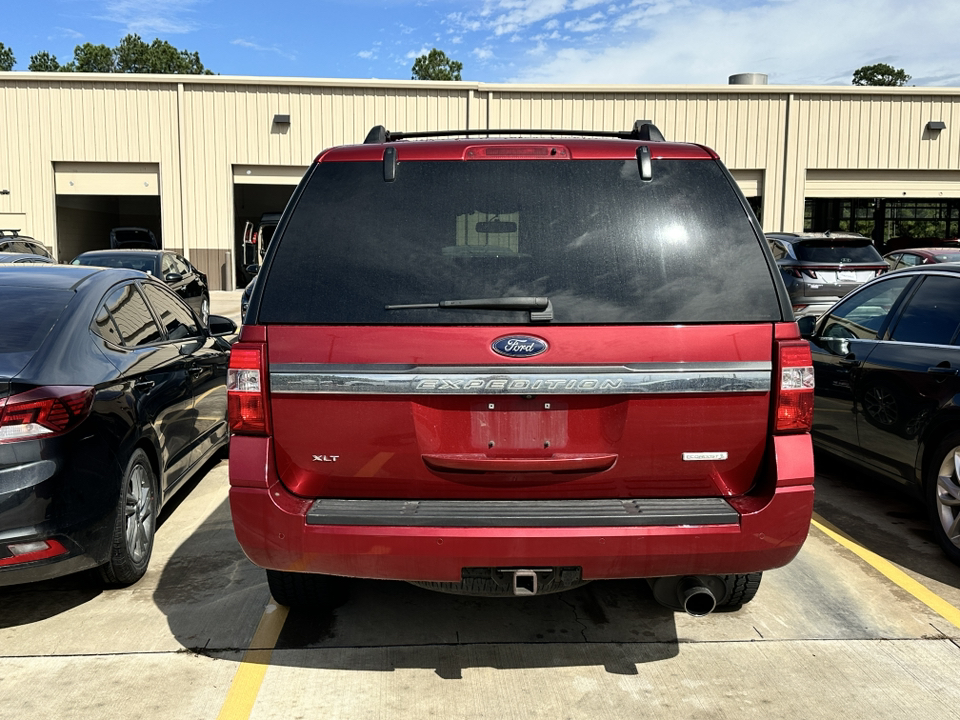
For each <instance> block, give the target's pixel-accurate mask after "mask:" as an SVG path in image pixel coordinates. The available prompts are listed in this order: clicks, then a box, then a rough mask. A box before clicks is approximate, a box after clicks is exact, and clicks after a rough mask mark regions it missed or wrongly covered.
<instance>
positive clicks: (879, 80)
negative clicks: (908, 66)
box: [853, 63, 910, 87]
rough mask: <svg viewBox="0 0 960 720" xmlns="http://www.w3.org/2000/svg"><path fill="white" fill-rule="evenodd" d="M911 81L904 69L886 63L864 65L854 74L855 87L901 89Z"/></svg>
mask: <svg viewBox="0 0 960 720" xmlns="http://www.w3.org/2000/svg"><path fill="white" fill-rule="evenodd" d="M909 80H910V76H909V75H907V73H906V72H905V71H904V70H903V69H902V68H895V67H893V66H892V65H887V64H886V63H876V64H875V65H864V66H863V67H862V68H858V69H857V70H854V72H853V84H854V85H881V86H889V87H901V86H903V85H906V84H907V81H909Z"/></svg>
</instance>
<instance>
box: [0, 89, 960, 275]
mask: <svg viewBox="0 0 960 720" xmlns="http://www.w3.org/2000/svg"><path fill="white" fill-rule="evenodd" d="M637 119H648V120H652V121H653V122H654V123H656V125H657V126H658V127H659V128H660V129H661V130H662V131H663V133H664V135H665V136H666V137H667V139H669V140H678V141H684V142H696V143H702V144H705V145H708V146H710V147H712V148H713V149H714V150H716V151H717V152H718V153H719V154H720V157H721V158H722V159H723V161H724V162H725V163H726V165H727V166H728V167H729V168H730V170H731V171H732V172H733V175H734V177H735V178H736V179H737V181H738V183H739V184H740V186H741V188H742V190H743V192H744V194H745V195H746V196H747V197H748V198H749V199H750V200H751V203H752V204H753V205H754V208H755V209H756V210H757V212H758V215H759V216H760V217H761V222H762V224H763V227H764V229H765V230H768V231H798V230H803V229H804V228H806V229H815V230H825V229H835V230H839V229H849V230H858V231H860V232H865V234H868V235H872V236H873V237H874V238H875V240H876V241H877V242H880V243H882V242H883V241H885V240H889V239H890V238H892V237H895V236H898V235H904V234H907V235H910V234H911V233H912V234H913V235H914V236H917V235H922V236H929V237H931V238H934V237H939V238H944V237H955V236H957V235H958V234H960V88H862V87H789V86H776V85H721V86H568V85H555V86H532V85H506V84H486V83H470V82H422V81H386V80H383V81H381V80H323V79H317V80H314V79H304V78H254V77H225V76H170V75H121V74H109V75H102V74H69V75H66V74H63V73H13V72H6V73H0V228H19V229H21V231H22V233H23V234H26V235H32V236H33V237H35V238H37V239H39V240H41V241H43V242H44V243H46V244H47V245H48V246H50V247H51V248H52V249H53V251H54V253H55V256H56V257H57V258H58V259H60V260H61V261H69V260H70V259H71V258H73V257H74V256H75V255H77V254H78V253H80V252H82V251H85V250H92V249H96V248H101V247H106V246H108V244H109V232H110V229H111V228H113V227H119V226H138V227H147V228H149V229H151V230H153V232H154V233H155V234H156V236H157V237H158V238H160V241H161V244H162V246H163V247H165V248H171V249H176V250H178V251H181V252H182V253H183V254H184V255H186V256H187V257H188V258H189V259H190V260H191V262H193V263H194V264H195V265H197V267H199V268H200V269H201V270H203V271H204V272H206V273H207V275H208V276H209V277H210V280H211V284H212V286H213V287H214V288H232V287H235V286H236V284H237V283H238V280H240V281H242V273H240V272H239V265H240V263H241V258H240V257H239V252H238V251H239V250H240V247H241V241H242V233H243V228H244V225H245V223H246V222H252V221H256V220H257V219H258V218H259V217H260V215H261V214H262V213H264V212H270V211H275V210H280V209H282V207H283V206H284V205H285V203H286V201H287V199H288V198H289V196H290V194H291V192H292V190H293V188H294V186H295V185H296V183H297V182H298V181H299V179H300V177H301V176H302V175H303V172H304V171H305V169H306V168H307V166H308V165H309V164H310V162H311V161H312V160H313V159H314V158H315V157H316V155H317V154H318V153H319V152H320V151H321V150H322V149H324V148H326V147H329V146H331V145H338V144H343V143H357V142H361V141H362V140H363V138H364V137H365V136H366V134H367V132H368V131H369V129H370V128H371V127H373V126H374V125H385V126H386V127H387V128H388V129H393V130H401V129H402V130H407V131H412V130H446V129H460V128H468V129H485V128H552V129H585V130H628V129H630V128H631V127H632V126H633V123H634V121H635V120H637Z"/></svg>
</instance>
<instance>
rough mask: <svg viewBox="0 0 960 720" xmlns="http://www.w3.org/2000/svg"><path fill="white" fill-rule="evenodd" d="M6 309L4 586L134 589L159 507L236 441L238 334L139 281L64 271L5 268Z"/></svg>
mask: <svg viewBox="0 0 960 720" xmlns="http://www.w3.org/2000/svg"><path fill="white" fill-rule="evenodd" d="M24 308H29V310H30V312H24ZM0 315H2V317H3V318H4V328H3V332H2V333H0V586H2V585H10V584H15V583H22V582H32V581H36V580H43V579H46V578H50V577H54V576H58V575H63V574H67V573H71V572H75V571H79V570H84V569H88V568H95V567H96V568H100V573H101V575H102V577H103V579H104V580H105V581H106V582H107V583H108V584H110V585H127V584H130V583H132V582H135V581H136V580H138V579H139V578H140V577H141V576H142V575H143V574H144V572H146V569H147V565H148V563H149V560H150V554H151V549H152V547H153V540H154V532H155V530H156V523H157V514H158V512H159V511H160V509H161V508H162V507H163V505H164V504H165V503H166V502H167V501H168V500H169V499H170V497H171V496H172V495H173V493H174V492H175V491H176V490H177V489H178V488H180V487H182V486H183V485H184V484H185V482H186V481H187V480H188V479H189V478H190V477H191V476H192V475H193V474H194V473H195V472H196V471H197V470H198V469H199V468H201V467H202V466H203V465H204V463H205V462H206V461H207V460H208V459H209V458H211V457H212V456H213V455H214V454H215V453H216V452H217V451H218V450H219V449H220V448H223V447H224V446H225V445H226V443H227V441H228V430H227V422H226V403H227V397H226V387H225V378H226V372H227V362H228V358H229V354H230V343H229V342H228V341H227V339H226V337H225V336H226V335H228V334H232V333H234V332H235V331H236V326H235V325H234V323H233V322H232V321H231V320H229V319H227V318H221V317H217V316H214V317H212V318H211V323H210V327H209V328H208V327H204V326H202V325H200V323H199V322H198V321H197V319H196V317H195V316H194V314H193V312H192V311H191V310H190V308H188V307H187V306H186V305H185V304H184V303H183V301H181V300H180V299H179V298H178V297H177V296H176V295H175V294H174V293H172V292H171V291H170V290H169V289H168V288H167V287H166V286H165V285H164V284H163V283H160V282H158V281H156V280H154V279H152V278H148V277H146V276H144V275H143V274H142V273H139V272H134V271H131V270H127V269H103V268H96V267H76V266H69V265H24V266H17V267H13V266H5V267H2V268H0Z"/></svg>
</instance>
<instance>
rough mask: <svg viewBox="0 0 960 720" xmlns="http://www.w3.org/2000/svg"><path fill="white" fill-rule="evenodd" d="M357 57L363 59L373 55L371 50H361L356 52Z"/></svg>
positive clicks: (368, 58)
mask: <svg viewBox="0 0 960 720" xmlns="http://www.w3.org/2000/svg"><path fill="white" fill-rule="evenodd" d="M357 57H361V58H363V59H364V60H370V59H371V58H372V57H373V50H361V51H360V52H358V53H357Z"/></svg>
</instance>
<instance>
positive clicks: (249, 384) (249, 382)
mask: <svg viewBox="0 0 960 720" xmlns="http://www.w3.org/2000/svg"><path fill="white" fill-rule="evenodd" d="M263 359H264V358H263V346H262V345H247V346H242V345H240V344H239V343H238V344H237V345H234V347H233V349H232V350H231V351H230V365H229V367H228V369H227V417H228V419H229V422H230V430H231V431H232V432H234V433H237V434H239V435H266V434H267V432H268V430H267V425H268V423H267V417H268V415H267V388H266V378H267V373H266V367H265V366H264V362H263Z"/></svg>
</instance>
